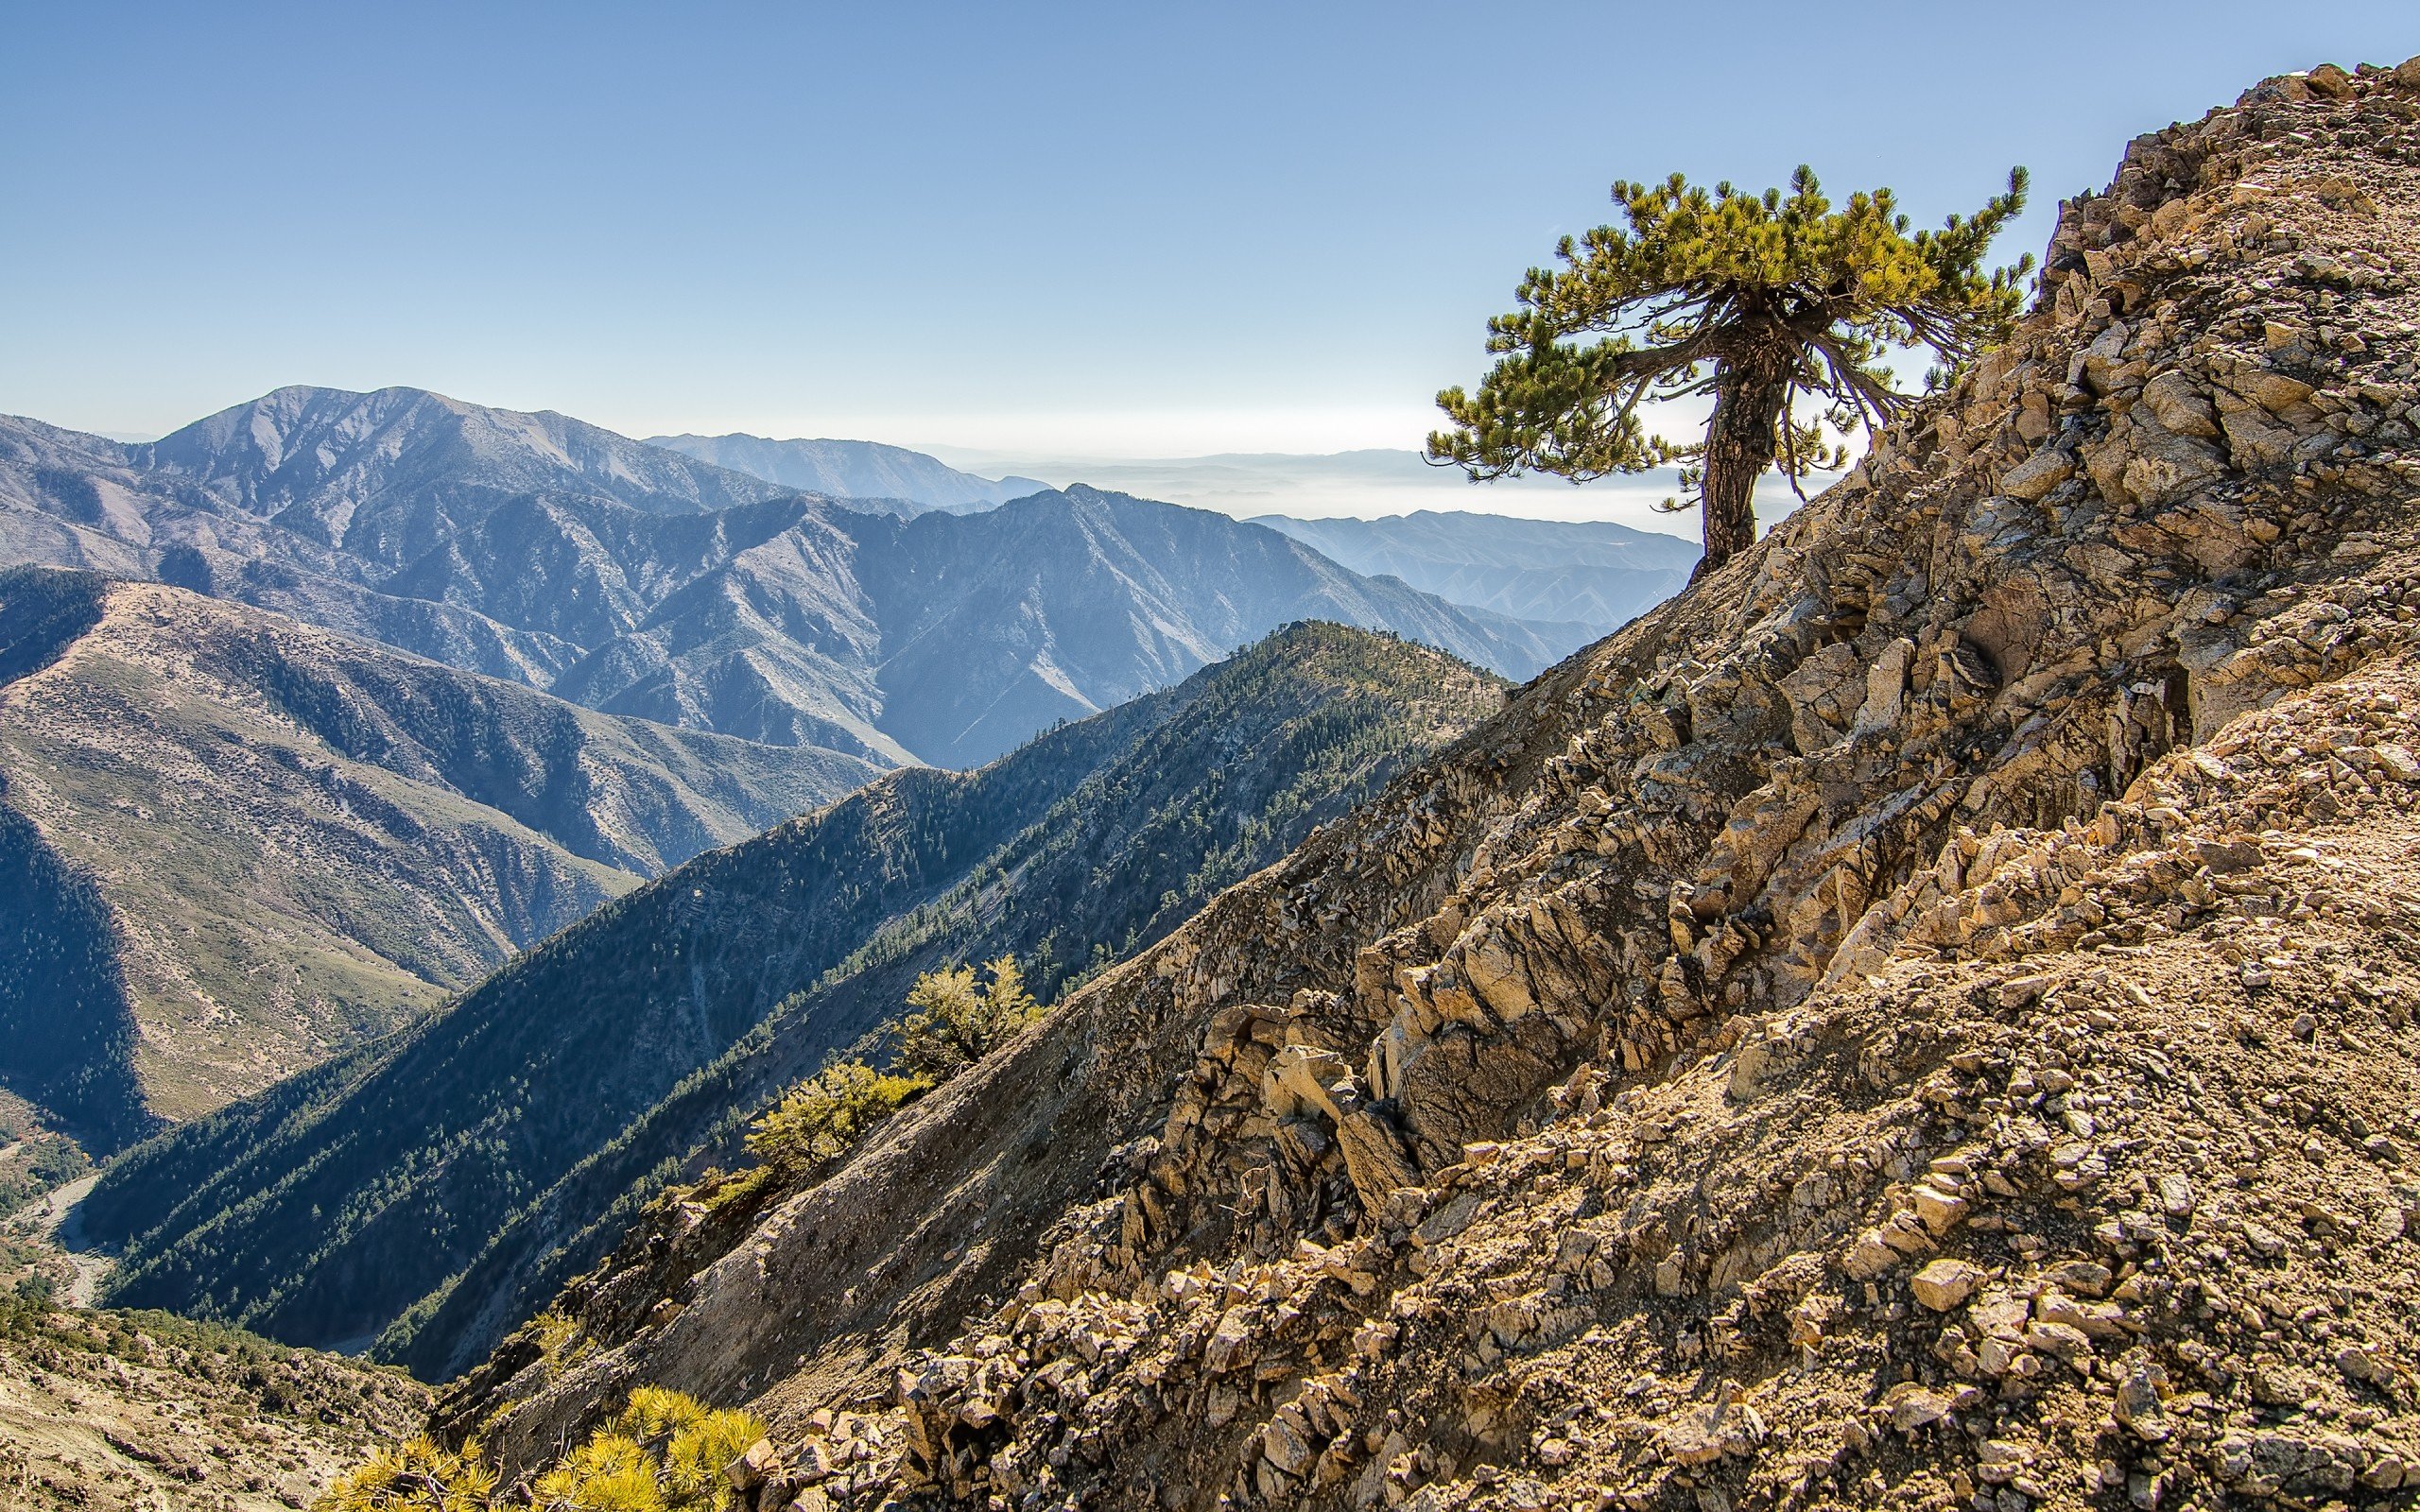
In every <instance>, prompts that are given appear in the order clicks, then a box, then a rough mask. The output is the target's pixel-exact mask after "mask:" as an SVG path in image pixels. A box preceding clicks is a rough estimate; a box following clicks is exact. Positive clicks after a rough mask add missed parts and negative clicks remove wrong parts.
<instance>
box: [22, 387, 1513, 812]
mask: <svg viewBox="0 0 2420 1512" xmlns="http://www.w3.org/2000/svg"><path fill="white" fill-rule="evenodd" d="M0 561H18V562H26V561H32V562H44V563H51V564H56V565H68V566H85V567H91V568H95V569H96V570H100V571H104V572H110V573H113V574H116V575H118V576H156V577H158V578H160V579H161V580H163V581H167V582H173V583H177V584H179V585H181V586H184V587H188V588H192V589H195V590H197V591H199V592H203V593H211V594H213V595H216V596H219V597H224V598H231V599H235V600H240V601H242V602H245V603H249V604H251V605H254V606H256V607H259V608H265V609H270V610H277V611H278V612H281V613H284V614H287V615H291V616H292V617H294V618H297V619H301V620H303V621H306V622H309V623H312V624H317V625H321V626H325V627H329V628H333V629H337V630H341V631H344V632H346V633H348V634H351V635H355V636H360V637H363V638H367V639H372V640H376V641H380V642H383V643H385V644H389V645H393V646H396V647H398V648H400V649H404V650H407V651H411V652H414V653H416V654H418V655H422V656H425V657H428V658H430V659H432V660H436V661H440V662H446V663H448V664H450V665H454V666H458V667H461V668H463V669H465V670H469V671H475V672H481V673H485V674H488V675H490V676H493V677H500V678H506V679H512V680H515V681H520V682H523V683H526V684H527V685H528V686H531V687H534V688H540V689H544V690H546V691H550V692H553V693H555V694H557V695H559V696H563V697H566V698H569V699H570V700H572V701H574V702H577V703H580V704H583V705H586V706H587V707H590V708H593V709H597V710H601V711H604V712H608V713H620V714H632V715H637V716H639V717H643V718H648V719H653V720H657V721H660V722H663V723H666V724H673V725H678V726H683V727H685V728H690V729H700V730H715V731H718V732H721V733H726V734H735V735H740V736H743V737H746V738H748V739H752V740H757V741H763V742H770V743H775V744H791V745H821V746H825V747H831V748H833V749H837V750H841V751H846V752H850V753H853V754H856V755H859V756H861V757H864V758H866V759H868V760H872V761H875V762H878V763H881V764H885V765H901V764H905V763H908V762H915V761H923V762H929V763H934V764H938V765H950V766H970V765H978V764H980V763H981V762H983V761H986V760H989V759H990V758H992V757H994V756H996V755H998V754H1000V753H1001V752H1003V751H1006V750H1008V749H1010V748H1011V747H1014V746H1016V745H1017V744H1018V743H1019V742H1021V741H1023V740H1025V739H1026V738H1028V737H1029V736H1030V735H1031V734H1032V733H1033V732H1034V731H1036V730H1041V729H1044V728H1046V727H1047V726H1049V725H1050V724H1052V723H1054V722H1056V721H1058V720H1061V719H1066V718H1081V717H1084V716H1087V715H1089V714H1092V713H1098V712H1099V711H1100V710H1103V709H1106V708H1109V707H1112V706H1114V705H1115V704H1117V703H1120V702H1123V701H1125V700H1126V699H1129V698H1132V697H1134V696H1138V695H1140V694H1143V693H1146V692H1149V691H1151V690H1153V689H1155V688H1160V687H1166V686H1167V685H1168V684H1170V683H1172V682H1174V681H1175V680H1177V679H1180V678H1183V677H1184V676H1185V675H1186V674H1188V673H1190V672H1192V671H1194V670H1195V669H1197V668H1199V667H1201V666H1202V665H1203V664H1205V663H1207V662H1211V661H1213V660H1216V659H1217V658H1218V657H1219V656H1222V655H1224V654H1225V653H1227V652H1228V651H1230V650H1232V649H1233V648H1235V647H1236V645H1239V644H1243V643H1245V642H1247V641H1250V640H1252V639H1253V638H1254V637H1256V636H1259V635H1263V634H1266V633H1267V632H1268V631H1270V630H1271V629H1273V628H1275V627H1277V626H1279V625H1283V624H1287V623H1289V622H1291V621H1294V620H1299V619H1311V618H1318V619H1329V620H1335V621H1339V622H1341V623H1345V624H1352V625H1358V626H1362V627H1372V628H1384V629H1392V630H1396V631H1400V632H1401V633H1404V634H1407V635H1409V636H1412V637H1414V638H1416V639H1419V640H1422V641H1424V642H1426V643H1427V644H1434V645H1438V646H1441V647H1443V648H1444V649H1446V650H1449V651H1452V652H1454V653H1455V654H1457V655H1460V656H1462V657H1465V658H1466V659H1468V660H1471V661H1474V662H1479V663H1480V664H1482V665H1486V666H1489V667H1491V668H1493V669H1495V670H1496V671H1499V672H1502V673H1504V674H1505V675H1507V676H1511V677H1515V678H1522V677H1528V676H1530V675H1531V674H1533V673H1534V672H1536V671H1537V670H1538V669H1539V668H1540V667H1542V666H1544V665H1545V664H1546V662H1547V661H1548V660H1550V659H1551V657H1552V655H1553V653H1554V642H1555V640H1556V639H1557V638H1558V637H1557V636H1555V635H1547V634H1541V633H1540V632H1539V631H1538V630H1537V629H1536V628H1534V627H1530V626H1527V625H1524V624H1522V623H1520V622H1517V621H1515V620H1512V619H1509V618H1506V617H1503V616H1500V615H1496V614H1493V613H1490V612H1489V611H1486V610H1475V609H1464V608H1461V607H1459V606H1456V605H1453V604H1449V603H1446V602H1445V601H1443V600H1442V599H1439V598H1437V597H1435V596H1433V595H1430V594H1426V593H1419V592H1417V591H1415V590H1412V589H1410V588H1408V587H1406V586H1404V585H1403V584H1402V583H1400V582H1396V581H1391V580H1388V579H1385V578H1372V577H1366V576H1361V575H1359V574H1357V573H1353V572H1350V571H1347V570H1346V569H1344V568H1341V567H1340V566H1338V565H1337V564H1336V563H1334V562H1333V561H1330V560H1329V559H1328V558H1325V557H1323V556H1322V555H1320V554H1319V553H1318V552H1317V551H1315V550H1312V549H1311V548H1309V547H1307V546H1305V545H1303V544H1302V543H1300V542H1298V541H1290V540H1288V539H1287V538H1285V537H1283V536H1280V535H1278V534H1277V533H1275V532H1273V531H1269V530H1265V529H1263V528H1261V527H1259V526H1256V525H1251V524H1243V523H1241V522H1238V521H1235V520H1231V519H1228V518H1226V517H1225V516H1222V515H1218V514H1213V513H1210V512H1207V511H1202V510H1188V509H1184V508H1180V507H1175V506H1170V505H1158V504H1151V503H1149V502H1147V501H1143V500H1138V499H1133V498H1130V497H1127V496H1124V495H1118V494H1111V493H1103V492H1100V491H1098V490H1092V489H1087V488H1082V487H1075V488H1070V489H1067V490H1052V491H1047V492H1043V493H1036V494H1032V495H1029V496H1028V497H1026V498H1023V499H1019V500H1016V501H1014V502H1012V503H1011V504H1009V505H1006V506H1003V507H996V508H994V509H990V510H987V511H985V512H983V513H980V514H973V515H966V516H959V515H953V514H949V513H947V512H944V511H939V510H936V511H930V512H927V513H925V514H921V515H919V516H917V517H916V518H913V519H903V518H901V517H900V516H899V515H898V514H897V513H895V512H891V511H890V510H888V509H884V508H880V507H868V508H865V509H856V508H849V507H842V506H840V505H838V504H836V503H834V502H833V501H831V500H829V499H826V498H821V497H818V496H814V495H809V494H802V493H799V492H796V491H795V490H789V489H787V488H785V487H783V486H781V485H778V484H775V483H772V482H769V481H767V480H765V479H762V478H757V477H753V476H751V475H749V474H747V473H743V472H734V471H731V470H728V469H724V468H719V467H716V466H713V465H711V464H709V463H706V462H701V461H698V460H695V459H693V458H691V457H687V456H683V455H680V454H679V453H677V452H673V451H670V450H666V448H663V447H656V446H648V445H647V444H645V443H643V442H639V441H634V440H631V439H629V438H624V437H619V436H615V435H614V434H613V433H611V432H609V431H605V430H602V429H599V428H598V427H596V426H593V425H588V424H585V423H583V422H581V421H576V420H571V419H568V418H567V417H564V416H561V415H555V414H550V413H549V414H536V415H525V414H519V413H515V412H512V411H506V410H494V409H487V408H483V407H481V406H478V405H473V404H462V403H460V402H458V401H455V400H451V399H446V398H443V397H442V396H439V395H435V394H429V393H425V392H423V391H420V390H416V389H407V388H390V389H381V390H379V391H377V392H375V393H371V394H355V393H346V392H341V391H338V390H334V389H320V388H285V389H280V390H278V391H277V392H275V393H272V394H269V395H267V396H265V397H263V398H261V399H259V400H255V401H253V402H251V403H250V404H241V405H237V406H235V407H234V408H233V409H230V410H227V411H223V412H221V413H220V414H217V415H214V416H211V417H210V418H208V419H206V420H203V421H199V422H197V423H195V424H193V425H190V426H187V427H185V428H184V429H182V430H180V431H178V432H176V433H174V434H172V435H170V436H167V437H165V438H162V439H160V440H158V441H155V442H149V443H144V444H126V443H121V442H116V441H111V440H107V439H105V438H100V437H95V436H87V435H82V434H79V433H76V432H71V431H62V430H60V429H58V428H57V427H53V426H48V425H44V424H43V423H41V422H39V421H24V420H0Z"/></svg>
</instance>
